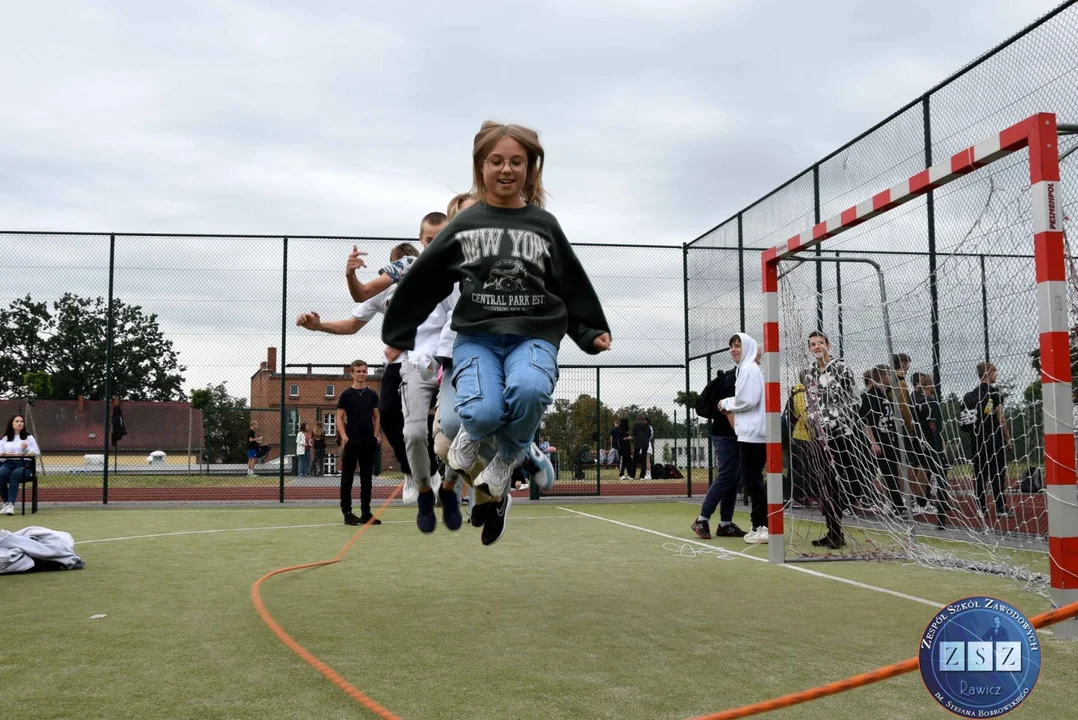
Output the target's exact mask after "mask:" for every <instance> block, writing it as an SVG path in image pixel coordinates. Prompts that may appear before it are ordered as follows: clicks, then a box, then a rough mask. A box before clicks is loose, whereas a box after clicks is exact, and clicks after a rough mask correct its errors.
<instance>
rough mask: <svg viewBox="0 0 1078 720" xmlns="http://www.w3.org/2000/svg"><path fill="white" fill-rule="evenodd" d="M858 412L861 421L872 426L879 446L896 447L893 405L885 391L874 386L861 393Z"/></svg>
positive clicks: (896, 438)
mask: <svg viewBox="0 0 1078 720" xmlns="http://www.w3.org/2000/svg"><path fill="white" fill-rule="evenodd" d="M859 414H860V416H861V422H863V423H864V424H865V425H868V426H869V427H870V428H872V430H873V432H874V433H875V435H876V442H877V443H878V444H879V445H880V446H882V447H884V448H897V447H898V437H897V429H898V428H897V425H896V423H895V406H894V403H893V402H892V400H891V398H890V397H888V396H887V393H886V391H884V390H881V389H880V388H879V387H876V386H874V387H872V389H870V390H868V391H866V392H865V393H864V394H862V395H861V408H860V411H859Z"/></svg>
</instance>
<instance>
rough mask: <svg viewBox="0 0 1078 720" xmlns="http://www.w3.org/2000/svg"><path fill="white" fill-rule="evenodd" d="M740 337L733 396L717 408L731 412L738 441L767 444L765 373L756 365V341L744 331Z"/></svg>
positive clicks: (739, 334)
mask: <svg viewBox="0 0 1078 720" xmlns="http://www.w3.org/2000/svg"><path fill="white" fill-rule="evenodd" d="M737 336H738V337H739V338H741V362H739V363H738V364H737V382H736V383H735V384H734V395H733V397H728V398H726V399H725V400H722V401H721V402H719V407H720V408H722V409H723V410H726V411H728V412H731V413H734V419H733V423H734V432H735V433H737V440H738V442H744V443H766V442H767V414H766V413H765V412H764V374H763V372H762V371H761V370H760V366H759V365H757V364H756V350H757V347H758V345H757V343H756V341H755V340H753V339H752V338H751V337H749V336H748V335H746V334H745V333H738V334H737Z"/></svg>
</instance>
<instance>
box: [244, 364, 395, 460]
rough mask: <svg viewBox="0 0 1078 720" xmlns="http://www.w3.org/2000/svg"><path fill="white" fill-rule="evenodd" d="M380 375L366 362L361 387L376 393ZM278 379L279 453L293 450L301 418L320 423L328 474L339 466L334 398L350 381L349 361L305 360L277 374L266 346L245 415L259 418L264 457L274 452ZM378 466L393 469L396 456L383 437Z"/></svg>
mask: <svg viewBox="0 0 1078 720" xmlns="http://www.w3.org/2000/svg"><path fill="white" fill-rule="evenodd" d="M316 371H317V372H316ZM381 378H382V368H381V367H373V366H372V367H371V368H370V374H369V375H368V379H367V387H369V388H370V389H371V390H374V391H375V392H376V393H380V392H381ZM282 382H283V383H284V384H285V388H284V390H285V392H284V395H285V401H284V404H285V411H286V417H287V421H288V427H287V429H288V433H287V436H286V439H285V452H284V454H285V455H294V454H295V452H296V433H297V432H298V428H299V424H300V423H301V422H305V423H307V427H308V429H310V428H313V426H314V425H313V424H314V423H320V424H321V425H322V429H323V430H324V431H325V433H326V460H325V471H326V472H327V473H330V474H333V473H337V472H339V471H340V470H339V465H338V455H339V452H340V451H339V449H338V448H337V446H336V444H335V443H334V439H335V438H336V437H337V401H338V400H339V399H340V397H341V393H342V392H344V391H345V390H346V389H347V388H349V387H351V386H352V375H351V369H350V367H349V366H347V365H342V366H340V368H339V369H333V370H330V369H328V368H325V367H317V368H316V367H315V366H313V365H308V366H307V367H306V369H303V368H288V372H287V373H285V375H283V376H282V375H281V373H280V372H278V370H277V348H273V347H271V348H267V350H266V359H265V361H263V362H262V363H261V364H260V365H259V367H258V370H257V371H256V372H255V373H254V375H252V376H251V419H252V420H254V421H257V422H258V423H259V429H260V431H261V433H262V435H263V437H264V438H265V440H263V442H264V444H266V445H269V446H270V447H271V448H272V450H271V451H270V454H269V459H273V458H276V457H278V456H279V455H280V452H279V450H280V430H279V428H280V426H281V412H280V408H281V383H282ZM382 468H383V469H384V470H395V469H397V461H396V458H395V457H394V456H393V451H392V449H390V447H389V444H388V443H383V444H382Z"/></svg>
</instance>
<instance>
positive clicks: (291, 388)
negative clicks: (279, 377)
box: [288, 383, 299, 397]
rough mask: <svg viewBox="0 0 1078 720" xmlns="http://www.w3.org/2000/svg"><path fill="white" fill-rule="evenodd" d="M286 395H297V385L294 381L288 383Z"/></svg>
mask: <svg viewBox="0 0 1078 720" xmlns="http://www.w3.org/2000/svg"><path fill="white" fill-rule="evenodd" d="M288 396H289V397H299V385H296V384H295V383H293V384H291V385H289V386H288Z"/></svg>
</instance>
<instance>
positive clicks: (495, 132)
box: [472, 120, 546, 207]
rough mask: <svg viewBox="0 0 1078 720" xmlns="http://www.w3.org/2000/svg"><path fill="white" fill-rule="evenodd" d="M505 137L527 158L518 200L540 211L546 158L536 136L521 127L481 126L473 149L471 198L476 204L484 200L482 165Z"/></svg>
mask: <svg viewBox="0 0 1078 720" xmlns="http://www.w3.org/2000/svg"><path fill="white" fill-rule="evenodd" d="M506 137H511V138H513V139H514V140H516V141H517V142H518V143H520V144H521V146H523V148H524V151H525V152H526V153H527V155H528V171H527V175H526V176H525V177H524V189H523V192H521V197H523V198H524V202H526V203H531V204H532V205H538V206H539V207H543V206H544V205H545V204H546V190H545V189H543V161H544V159H545V157H546V154H545V153H544V152H543V146H542V144H540V142H539V133H538V132H536V131H535V130H532V129H531V128H527V127H524V126H523V125H503V124H502V123H497V122H494V121H493V120H486V121H484V122H483V124H482V126H480V128H479V132H477V133H476V134H475V143H474V144H473V146H472V194H473V195H475V197H476V198H478V199H479V200H486V199H487V189H486V187H484V185H483V163H484V162H485V161H486V159H487V156H488V155H490V153H491V152H493V150H494V146H495V145H497V144H498V141H499V140H501V139H502V138H506Z"/></svg>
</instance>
